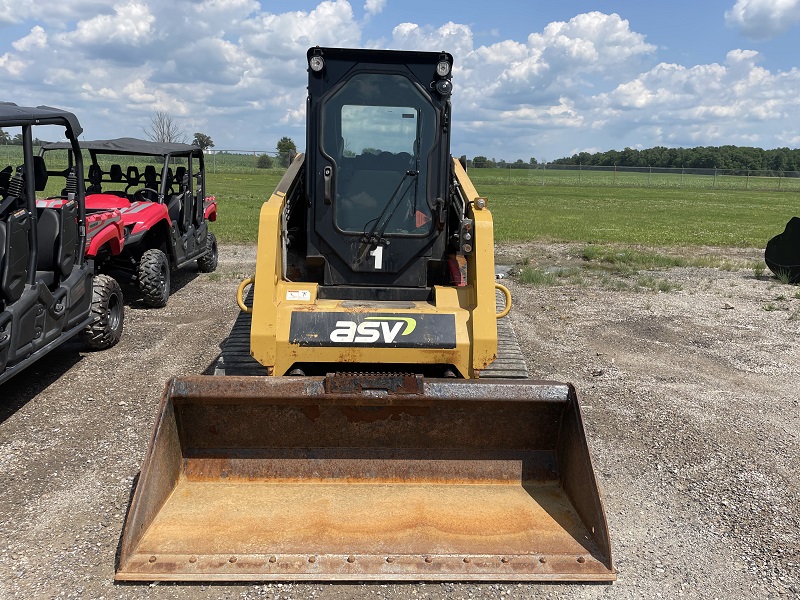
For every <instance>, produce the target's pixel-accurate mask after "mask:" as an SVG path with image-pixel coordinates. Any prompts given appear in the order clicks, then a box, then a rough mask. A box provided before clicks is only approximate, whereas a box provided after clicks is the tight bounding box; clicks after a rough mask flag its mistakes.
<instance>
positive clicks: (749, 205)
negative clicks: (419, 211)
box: [473, 170, 798, 247]
mask: <svg viewBox="0 0 800 600" xmlns="http://www.w3.org/2000/svg"><path fill="white" fill-rule="evenodd" d="M473 171H474V170H473ZM473 183H474V184H475V186H476V188H477V189H478V190H479V192H480V193H481V194H483V195H485V196H487V197H488V198H489V208H490V209H491V211H492V215H493V217H494V223H495V239H496V240H497V241H499V242H513V241H527V240H540V241H557V242H584V243H590V244H609V243H614V244H641V245H646V246H724V247H763V246H764V245H765V244H766V242H767V240H769V239H770V238H771V237H772V236H774V235H776V234H778V233H780V232H781V231H783V228H784V226H785V225H786V222H787V221H788V220H789V219H790V218H791V217H792V216H793V215H795V214H797V211H798V208H797V206H798V195H797V194H794V193H786V192H754V191H707V190H694V189H661V188H603V187H596V188H589V187H566V186H565V187H555V186H552V187H532V186H518V185H486V184H482V182H481V181H480V179H479V178H478V177H477V176H473Z"/></svg>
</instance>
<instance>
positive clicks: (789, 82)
mask: <svg viewBox="0 0 800 600" xmlns="http://www.w3.org/2000/svg"><path fill="white" fill-rule="evenodd" d="M759 59H760V55H759V54H758V53H757V52H755V51H752V50H733V51H731V52H729V53H728V55H727V57H726V60H725V62H724V64H709V65H696V66H694V67H684V66H681V65H675V64H664V63H662V64H659V65H657V66H655V67H654V68H653V69H651V70H650V71H648V72H646V73H642V74H641V75H639V76H638V77H637V78H635V79H633V80H631V81H630V82H626V83H622V84H620V85H618V86H617V87H616V88H615V89H614V90H612V91H611V92H608V93H602V94H597V95H596V96H594V97H593V98H592V99H591V100H592V104H593V107H591V108H589V110H588V112H587V115H588V116H590V118H591V119H592V120H593V119H595V118H596V119H605V120H607V121H608V126H609V127H612V128H613V127H615V126H616V127H620V128H623V127H627V128H628V129H629V130H630V132H633V133H634V135H637V136H639V137H640V138H641V139H645V140H647V139H649V142H647V143H645V145H646V146H653V145H656V144H659V143H664V144H668V145H690V144H693V143H695V142H697V141H698V140H702V143H703V144H711V143H715V142H719V143H726V144H737V143H739V144H752V143H755V141H758V142H759V143H761V144H765V145H767V146H769V145H770V144H769V142H768V141H767V140H768V139H769V138H770V137H771V136H775V135H776V134H778V135H782V134H783V132H785V131H787V130H788V129H789V128H790V127H792V119H793V118H794V115H796V114H797V113H798V112H800V71H799V70H797V69H791V70H790V71H786V72H778V73H771V72H770V71H769V70H767V69H764V68H762V67H760V66H758V65H757V62H758V61H759ZM657 131H658V132H657ZM648 136H653V137H649V138H648Z"/></svg>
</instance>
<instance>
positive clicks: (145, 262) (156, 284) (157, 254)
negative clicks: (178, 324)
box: [137, 250, 170, 308]
mask: <svg viewBox="0 0 800 600" xmlns="http://www.w3.org/2000/svg"><path fill="white" fill-rule="evenodd" d="M169 279H170V273H169V260H168V259H167V255H166V254H164V253H163V252H162V251H161V250H148V251H146V252H145V253H144V254H142V259H141V260H140V261H139V274H138V278H137V280H138V283H139V289H140V290H141V292H142V300H143V301H144V303H145V305H147V306H150V307H152V308H161V307H162V306H166V305H167V300H169Z"/></svg>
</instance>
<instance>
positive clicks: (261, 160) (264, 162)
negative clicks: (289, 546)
mask: <svg viewBox="0 0 800 600" xmlns="http://www.w3.org/2000/svg"><path fill="white" fill-rule="evenodd" d="M256 167H258V168H259V169H271V168H272V158H271V157H270V155H269V154H262V155H261V156H259V157H258V160H257V161H256Z"/></svg>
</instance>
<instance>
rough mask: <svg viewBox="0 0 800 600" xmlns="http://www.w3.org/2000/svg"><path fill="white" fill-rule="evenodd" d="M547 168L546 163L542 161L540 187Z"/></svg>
mask: <svg viewBox="0 0 800 600" xmlns="http://www.w3.org/2000/svg"><path fill="white" fill-rule="evenodd" d="M546 170H547V163H546V162H543V163H542V187H544V172H545V171H546Z"/></svg>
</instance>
